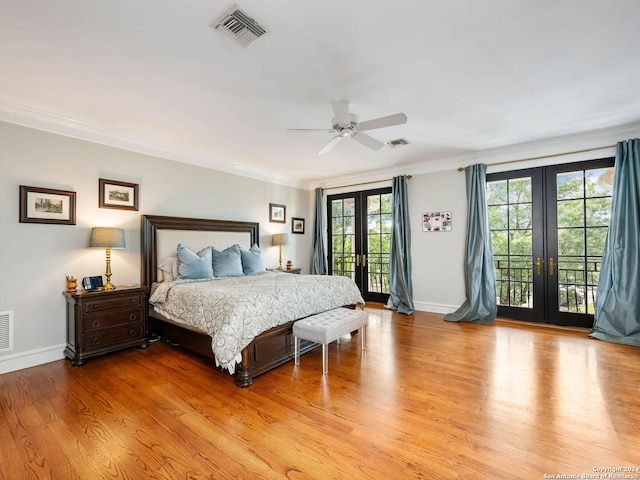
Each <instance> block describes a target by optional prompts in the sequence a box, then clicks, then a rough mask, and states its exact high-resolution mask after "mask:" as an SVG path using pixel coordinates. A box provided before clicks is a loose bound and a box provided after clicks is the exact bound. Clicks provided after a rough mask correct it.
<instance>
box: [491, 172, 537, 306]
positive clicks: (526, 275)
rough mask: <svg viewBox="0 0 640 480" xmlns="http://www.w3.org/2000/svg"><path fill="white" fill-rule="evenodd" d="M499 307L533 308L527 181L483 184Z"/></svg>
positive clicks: (518, 179) (529, 184) (514, 180)
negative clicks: (485, 189)
mask: <svg viewBox="0 0 640 480" xmlns="http://www.w3.org/2000/svg"><path fill="white" fill-rule="evenodd" d="M487 203H488V215H489V229H490V230H491V244H492V247H493V256H494V263H495V270H496V290H497V292H496V293H497V297H498V298H497V302H498V304H499V305H504V306H511V307H521V308H533V278H532V277H533V275H532V274H533V272H532V262H533V244H532V219H533V217H532V209H531V178H530V177H524V178H516V179H509V180H499V181H495V182H487Z"/></svg>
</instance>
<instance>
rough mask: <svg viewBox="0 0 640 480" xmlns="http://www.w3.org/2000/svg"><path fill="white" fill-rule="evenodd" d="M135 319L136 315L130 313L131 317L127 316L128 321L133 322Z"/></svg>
mask: <svg viewBox="0 0 640 480" xmlns="http://www.w3.org/2000/svg"><path fill="white" fill-rule="evenodd" d="M135 319H136V314H135V313H132V314H131V315H129V320H132V321H133V320H135Z"/></svg>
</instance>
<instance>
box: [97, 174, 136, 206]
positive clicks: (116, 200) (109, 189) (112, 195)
mask: <svg viewBox="0 0 640 480" xmlns="http://www.w3.org/2000/svg"><path fill="white" fill-rule="evenodd" d="M98 192H99V193H98V195H99V198H98V205H99V206H100V208H117V209H119V210H138V185H137V184H136V183H126V182H118V181H116V180H105V179H104V178H101V179H99V181H98Z"/></svg>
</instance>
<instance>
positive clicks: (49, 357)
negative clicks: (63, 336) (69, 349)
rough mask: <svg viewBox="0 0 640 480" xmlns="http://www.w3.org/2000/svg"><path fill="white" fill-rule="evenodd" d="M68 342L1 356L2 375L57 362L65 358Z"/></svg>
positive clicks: (0, 369) (0, 370)
mask: <svg viewBox="0 0 640 480" xmlns="http://www.w3.org/2000/svg"><path fill="white" fill-rule="evenodd" d="M66 346H67V344H66V343H63V344H61V345H53V346H51V347H45V348H38V349H36V350H30V351H28V352H21V353H14V354H13V355H7V356H5V357H0V375H1V374H3V373H9V372H15V371H16V370H22V369H24V368H30V367H35V366H38V365H43V364H45V363H50V362H55V361H56V360H62V359H63V358H64V353H63V352H64V348H65V347H66Z"/></svg>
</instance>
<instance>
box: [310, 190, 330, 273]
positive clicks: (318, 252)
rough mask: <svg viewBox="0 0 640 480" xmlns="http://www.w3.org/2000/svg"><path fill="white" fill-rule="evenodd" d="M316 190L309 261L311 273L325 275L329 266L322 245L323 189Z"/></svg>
mask: <svg viewBox="0 0 640 480" xmlns="http://www.w3.org/2000/svg"><path fill="white" fill-rule="evenodd" d="M315 192H316V213H315V218H314V222H313V256H312V262H311V273H312V274H313V275H327V274H328V273H329V266H328V265H327V251H326V249H325V245H324V208H322V207H323V203H324V191H323V190H322V188H320V187H318V188H316V190H315Z"/></svg>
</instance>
